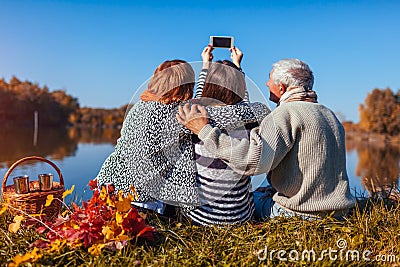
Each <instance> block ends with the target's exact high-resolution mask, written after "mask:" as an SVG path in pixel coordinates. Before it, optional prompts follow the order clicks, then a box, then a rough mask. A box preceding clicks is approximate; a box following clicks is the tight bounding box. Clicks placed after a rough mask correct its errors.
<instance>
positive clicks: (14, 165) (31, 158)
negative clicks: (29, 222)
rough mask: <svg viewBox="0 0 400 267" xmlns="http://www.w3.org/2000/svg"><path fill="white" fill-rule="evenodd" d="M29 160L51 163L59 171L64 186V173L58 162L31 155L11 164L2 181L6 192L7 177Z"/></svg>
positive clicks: (61, 183)
mask: <svg viewBox="0 0 400 267" xmlns="http://www.w3.org/2000/svg"><path fill="white" fill-rule="evenodd" d="M29 160H39V161H43V162H46V163H48V164H50V165H51V166H52V167H53V168H54V169H55V170H56V172H57V174H58V177H59V178H60V185H61V186H62V187H64V178H63V176H62V173H61V171H60V169H59V168H58V167H57V165H56V164H54V163H53V162H51V161H50V160H48V159H45V158H42V157H38V156H30V157H26V158H22V159H20V160H17V161H16V162H15V163H13V165H11V167H10V168H9V169H8V171H7V172H6V174H5V175H4V178H3V183H2V192H3V193H4V190H5V188H6V183H7V179H8V176H10V173H11V172H12V171H13V170H14V169H15V168H16V167H17V166H18V165H19V164H21V163H23V162H25V161H29Z"/></svg>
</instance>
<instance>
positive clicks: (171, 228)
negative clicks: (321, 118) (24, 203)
mask: <svg viewBox="0 0 400 267" xmlns="http://www.w3.org/2000/svg"><path fill="white" fill-rule="evenodd" d="M11 221H12V218H11V217H10V216H4V215H1V216H0V231H1V232H2V235H3V238H2V239H1V241H0V262H1V265H2V266H3V265H5V264H7V263H10V262H11V261H12V259H13V258H14V256H15V255H17V254H25V253H26V252H28V251H31V250H32V248H30V246H29V244H30V243H32V242H33V241H35V240H37V239H38V238H40V237H41V236H40V235H38V234H37V233H36V232H35V231H34V229H20V230H19V231H18V232H17V233H16V234H12V233H9V232H8V230H7V229H8V224H9V223H10V222H11ZM147 223H148V224H150V225H152V226H154V227H155V228H156V229H157V232H158V233H159V238H158V239H157V240H156V241H154V242H151V243H138V242H134V241H133V242H131V243H130V244H129V245H128V246H127V247H125V248H124V249H122V250H116V251H109V250H102V253H101V254H100V255H99V256H93V255H92V254H90V253H88V252H87V250H86V249H84V248H82V247H77V248H74V249H72V248H69V247H67V246H66V245H64V246H60V247H59V248H58V249H56V250H54V251H52V252H49V253H48V254H45V255H43V256H42V257H41V258H40V259H37V262H36V263H37V264H40V265H51V266H78V265H79V266H172V265H174V266H229V265H230V266H258V265H271V264H274V265H279V266H293V265H305V266H309V265H313V266H365V265H368V264H369V265H376V264H378V262H380V263H381V264H383V265H391V266H399V264H400V247H399V246H398V244H399V243H400V235H399V234H398V233H399V232H400V207H399V202H398V201H397V202H396V201H392V202H388V201H382V200H377V199H375V200H372V199H369V200H366V199H364V200H361V201H360V206H359V207H358V208H356V209H355V210H354V212H353V214H352V215H351V216H349V217H348V218H346V219H345V220H343V221H337V220H334V219H332V218H325V219H322V220H319V221H304V220H301V219H297V218H292V219H287V218H278V219H273V220H270V221H268V222H262V223H247V224H244V225H240V226H231V227H221V228H218V227H198V226H193V225H190V224H187V223H185V222H184V221H171V220H167V219H165V218H161V217H159V216H155V215H154V214H148V215H147Z"/></svg>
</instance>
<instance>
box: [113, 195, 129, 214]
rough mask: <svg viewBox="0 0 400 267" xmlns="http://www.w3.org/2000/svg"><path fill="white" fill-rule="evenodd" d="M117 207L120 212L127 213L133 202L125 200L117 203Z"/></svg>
mask: <svg viewBox="0 0 400 267" xmlns="http://www.w3.org/2000/svg"><path fill="white" fill-rule="evenodd" d="M115 207H116V208H117V211H119V212H126V211H128V210H129V209H130V208H131V201H130V200H129V199H128V198H123V199H122V200H119V201H117V202H116V203H115Z"/></svg>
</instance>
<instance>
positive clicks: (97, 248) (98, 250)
mask: <svg viewBox="0 0 400 267" xmlns="http://www.w3.org/2000/svg"><path fill="white" fill-rule="evenodd" d="M103 247H104V244H94V245H92V246H91V247H90V248H89V249H88V252H89V253H90V254H92V255H94V256H98V255H100V254H101V249H102V248H103Z"/></svg>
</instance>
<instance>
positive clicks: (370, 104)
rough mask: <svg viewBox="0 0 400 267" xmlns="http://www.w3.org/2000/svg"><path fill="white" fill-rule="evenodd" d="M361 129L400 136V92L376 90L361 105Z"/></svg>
mask: <svg viewBox="0 0 400 267" xmlns="http://www.w3.org/2000/svg"><path fill="white" fill-rule="evenodd" d="M359 112H360V123H359V126H360V128H361V129H363V130H366V131H369V132H373V133H379V134H387V135H398V134H400V91H398V92H397V94H394V93H393V91H392V90H391V89H390V88H386V89H383V90H381V89H374V90H373V91H372V92H371V93H369V94H368V95H367V97H366V99H365V103H364V104H362V105H360V108H359Z"/></svg>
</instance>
